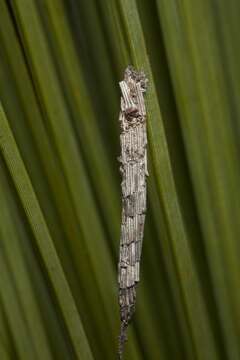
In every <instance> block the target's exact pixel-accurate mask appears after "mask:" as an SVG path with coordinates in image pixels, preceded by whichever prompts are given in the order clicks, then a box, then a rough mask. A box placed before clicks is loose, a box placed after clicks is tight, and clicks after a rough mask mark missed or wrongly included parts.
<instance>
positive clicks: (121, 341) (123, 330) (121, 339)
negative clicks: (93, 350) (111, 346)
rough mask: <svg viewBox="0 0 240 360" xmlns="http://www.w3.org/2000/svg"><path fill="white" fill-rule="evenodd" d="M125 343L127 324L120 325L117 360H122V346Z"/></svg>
mask: <svg viewBox="0 0 240 360" xmlns="http://www.w3.org/2000/svg"><path fill="white" fill-rule="evenodd" d="M126 341H127V324H125V323H124V322H122V323H121V329H120V335H119V343H118V360H123V352H124V346H125V343H126Z"/></svg>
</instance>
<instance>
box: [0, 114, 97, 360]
mask: <svg viewBox="0 0 240 360" xmlns="http://www.w3.org/2000/svg"><path fill="white" fill-rule="evenodd" d="M0 148H1V151H2V156H3V158H4V160H5V162H6V165H7V167H8V169H9V172H10V174H11V176H12V178H13V182H14V184H15V187H16V189H17V192H18V194H19V198H20V200H21V203H22V206H23V208H24V210H25V212H26V216H27V219H28V221H29V224H30V226H31V228H32V231H33V233H34V235H35V239H36V244H37V247H38V249H39V252H40V254H41V257H42V260H43V263H44V265H45V267H46V270H47V272H48V274H49V278H50V281H51V283H52V287H53V289H54V291H55V293H56V296H57V300H58V302H59V306H60V308H61V310H62V313H63V317H64V320H65V323H66V326H67V328H68V330H69V335H70V337H71V340H72V343H73V346H74V349H75V352H76V354H78V355H79V356H80V354H81V356H82V357H83V358H86V359H91V358H92V355H91V350H90V349H89V345H88V341H87V339H86V337H85V333H84V329H83V327H82V323H81V320H80V318H79V314H78V312H77V309H76V306H75V303H74V301H73V298H72V294H71V292H70V289H69V287H68V284H67V281H66V278H65V276H64V273H63V270H62V267H61V264H60V262H59V259H58V257H57V254H56V251H55V248H54V245H53V243H52V240H51V237H50V235H49V232H48V228H47V226H46V223H45V221H44V218H43V215H42V212H41V209H40V207H39V204H38V202H37V199H36V196H35V194H34V191H33V189H32V185H31V182H30V180H29V178H28V175H27V172H26V169H25V167H24V164H23V162H22V159H21V157H20V154H19V152H18V149H17V146H16V143H15V141H14V138H13V136H12V133H11V130H10V128H9V125H8V122H7V119H6V117H5V114H4V111H3V109H2V107H1V108H0Z"/></svg>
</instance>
